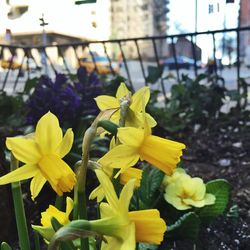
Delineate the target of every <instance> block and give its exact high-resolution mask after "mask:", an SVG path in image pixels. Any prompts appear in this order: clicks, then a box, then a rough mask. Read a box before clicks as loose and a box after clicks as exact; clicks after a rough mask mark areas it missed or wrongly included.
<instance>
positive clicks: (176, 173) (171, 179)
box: [162, 168, 186, 187]
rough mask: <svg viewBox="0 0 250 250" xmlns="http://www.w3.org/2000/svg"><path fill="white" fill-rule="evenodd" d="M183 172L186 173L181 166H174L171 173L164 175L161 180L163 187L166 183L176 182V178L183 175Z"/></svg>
mask: <svg viewBox="0 0 250 250" xmlns="http://www.w3.org/2000/svg"><path fill="white" fill-rule="evenodd" d="M184 174H186V171H185V170H184V169H183V168H176V169H175V170H174V171H173V174H172V175H170V176H168V175H165V176H164V178H163V181H162V185H163V186H164V187H166V186H167V185H169V184H170V183H173V182H176V181H177V179H178V178H179V177H181V176H183V175H184Z"/></svg>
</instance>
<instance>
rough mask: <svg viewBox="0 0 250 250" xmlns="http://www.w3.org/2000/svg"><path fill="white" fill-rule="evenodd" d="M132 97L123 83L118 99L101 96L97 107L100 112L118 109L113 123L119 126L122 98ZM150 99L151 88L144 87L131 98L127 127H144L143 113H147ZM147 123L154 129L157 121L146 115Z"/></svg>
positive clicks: (112, 119)
mask: <svg viewBox="0 0 250 250" xmlns="http://www.w3.org/2000/svg"><path fill="white" fill-rule="evenodd" d="M129 95H130V92H129V91H128V89H127V87H126V85H125V83H121V84H120V86H119V88H118V89H117V92H116V97H113V96H107V95H101V96H98V97H96V98H95V101H96V103H97V106H98V107H99V109H100V110H102V111H103V110H107V109H118V111H117V112H115V113H114V114H113V115H112V117H111V119H110V120H111V121H112V122H114V123H116V124H119V119H120V110H119V109H120V100H121V99H122V98H126V97H128V96H129ZM149 98H150V89H149V87H142V88H141V89H139V90H138V91H136V92H135V93H134V94H133V95H132V97H131V103H130V105H129V109H128V112H127V116H126V122H125V126H131V127H142V125H143V124H144V117H143V114H142V112H143V111H145V108H146V105H147V103H148V101H149ZM146 117H147V122H148V124H149V126H150V127H154V126H155V125H156V121H155V120H154V118H153V117H152V116H150V115H149V114H146Z"/></svg>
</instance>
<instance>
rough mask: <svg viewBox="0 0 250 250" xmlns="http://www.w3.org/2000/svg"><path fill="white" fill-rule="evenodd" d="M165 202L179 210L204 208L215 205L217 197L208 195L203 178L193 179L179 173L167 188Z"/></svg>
mask: <svg viewBox="0 0 250 250" xmlns="http://www.w3.org/2000/svg"><path fill="white" fill-rule="evenodd" d="M164 198H165V200H166V201H167V202H168V203H170V204H171V205H173V206H174V207H175V208H177V209H178V210H186V209H189V208H192V207H204V206H206V205H212V204H214V203H215V196H214V195H213V194H209V193H206V185H205V184H204V183H203V180H202V179H201V178H197V177H195V178H192V177H191V176H189V175H188V174H186V173H179V176H178V177H177V178H174V179H173V180H172V181H171V182H169V184H168V185H167V186H166V188H165V194H164Z"/></svg>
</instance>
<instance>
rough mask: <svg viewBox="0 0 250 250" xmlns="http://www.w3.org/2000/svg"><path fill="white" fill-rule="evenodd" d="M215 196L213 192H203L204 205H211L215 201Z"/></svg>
mask: <svg viewBox="0 0 250 250" xmlns="http://www.w3.org/2000/svg"><path fill="white" fill-rule="evenodd" d="M215 200H216V197H215V196H214V195H213V194H205V197H204V201H205V205H213V204H214V203H215Z"/></svg>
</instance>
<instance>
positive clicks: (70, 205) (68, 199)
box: [66, 197, 74, 217]
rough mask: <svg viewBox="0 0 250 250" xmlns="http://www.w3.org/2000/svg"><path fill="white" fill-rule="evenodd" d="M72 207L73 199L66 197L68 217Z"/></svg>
mask: <svg viewBox="0 0 250 250" xmlns="http://www.w3.org/2000/svg"><path fill="white" fill-rule="evenodd" d="M73 207H74V201H73V200H72V199H71V198H70V197H67V198H66V215H67V216H68V217H69V215H70V213H71V211H72V210H73Z"/></svg>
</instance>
